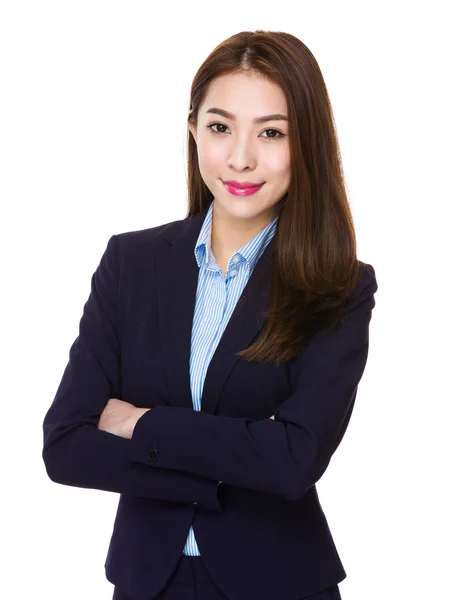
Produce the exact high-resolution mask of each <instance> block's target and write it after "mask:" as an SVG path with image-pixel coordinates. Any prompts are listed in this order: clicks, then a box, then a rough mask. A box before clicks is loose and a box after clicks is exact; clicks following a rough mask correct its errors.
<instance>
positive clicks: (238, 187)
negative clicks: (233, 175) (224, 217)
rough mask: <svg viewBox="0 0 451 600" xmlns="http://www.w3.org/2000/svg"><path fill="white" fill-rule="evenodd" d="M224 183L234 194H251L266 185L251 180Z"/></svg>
mask: <svg viewBox="0 0 451 600" xmlns="http://www.w3.org/2000/svg"><path fill="white" fill-rule="evenodd" d="M223 184H224V186H225V187H226V189H227V191H228V192H230V193H231V194H233V195H234V196H250V195H251V194H255V192H258V190H259V189H260V188H261V187H262V186H263V185H264V184H263V183H261V184H254V183H252V182H249V181H243V182H239V181H223Z"/></svg>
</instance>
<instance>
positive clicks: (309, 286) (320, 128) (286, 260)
mask: <svg viewBox="0 0 451 600" xmlns="http://www.w3.org/2000/svg"><path fill="white" fill-rule="evenodd" d="M231 73H247V74H249V75H252V74H254V73H257V74H259V75H260V76H263V77H266V78H267V79H268V80H269V81H271V82H273V83H276V84H278V85H279V86H280V87H281V88H282V90H283V91H284V92H285V96H286V100H287V104H288V118H289V130H288V132H289V136H288V138H289V144H290V155H291V179H290V184H289V188H288V192H287V194H286V197H284V199H283V200H282V202H281V209H280V211H279V218H278V222H277V228H276V232H275V235H274V238H273V240H272V244H273V246H272V248H271V255H270V256H271V265H272V288H271V309H270V310H269V311H267V312H265V313H264V316H265V317H266V318H267V321H266V323H265V326H264V327H263V329H262V330H261V332H260V335H259V337H258V338H257V340H256V341H255V342H254V343H253V344H252V345H251V346H250V347H249V348H247V349H244V350H242V351H240V352H239V353H238V356H240V357H242V358H244V359H245V360H247V361H257V362H268V363H272V364H275V365H276V366H279V364H280V362H281V361H283V360H291V359H293V358H295V357H296V356H297V355H298V354H299V352H300V351H301V350H302V348H303V347H304V345H305V344H306V343H307V342H308V341H309V339H311V337H312V336H313V335H314V334H315V333H316V332H317V331H319V330H320V329H323V328H327V329H333V328H334V327H336V326H337V325H339V323H340V321H341V317H342V311H343V308H344V303H345V301H346V299H347V298H349V297H350V296H351V294H352V292H353V291H354V288H355V286H356V284H357V280H358V277H359V270H360V264H359V263H360V261H358V260H357V257H356V237H355V230H354V224H353V219H352V215H351V210H350V207H349V203H348V198H347V193H346V189H345V181H344V175H343V170H342V164H341V156H340V149H339V143H338V137H337V133H336V127H335V122H334V117H333V112H332V107H331V104H330V100H329V96H328V92H327V88H326V84H325V82H324V79H323V76H322V73H321V71H320V68H319V65H318V63H317V61H316V59H315V58H314V56H313V54H312V53H311V52H310V50H309V49H308V48H307V46H305V44H303V43H302V42H301V41H300V40H299V39H298V38H296V37H295V36H293V35H291V34H289V33H284V32H273V31H263V30H256V31H255V32H252V31H244V32H241V33H237V34H236V35H233V36H231V37H230V38H228V39H226V40H225V41H223V42H222V43H221V44H219V45H218V46H217V47H216V48H215V49H214V50H213V51H212V52H211V53H210V55H209V56H208V57H207V58H206V60H205V61H204V62H203V64H202V65H201V66H200V68H199V70H198V71H197V73H196V75H195V77H194V80H193V83H192V86H191V93H190V111H189V116H188V123H191V124H193V125H196V123H197V116H198V111H199V107H200V106H201V104H202V102H203V101H204V99H205V97H206V94H207V91H208V86H209V84H210V83H211V82H212V81H213V80H214V79H215V78H216V77H219V76H221V75H226V74H231ZM187 144H188V171H187V179H188V212H187V217H191V216H194V215H195V214H197V213H199V212H201V211H203V210H205V209H207V208H208V207H209V206H210V204H211V202H212V201H213V195H212V193H211V191H210V190H209V189H208V187H207V186H206V185H205V183H204V181H203V179H202V177H201V174H200V170H199V164H198V158H197V148H196V142H195V140H194V138H193V136H192V135H191V133H190V131H189V129H188V137H187ZM363 264H364V263H363Z"/></svg>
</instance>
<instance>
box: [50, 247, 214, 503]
mask: <svg viewBox="0 0 451 600" xmlns="http://www.w3.org/2000/svg"><path fill="white" fill-rule="evenodd" d="M116 245H117V236H116V235H113V236H112V237H111V238H110V240H109V241H108V245H107V248H106V250H105V252H104V254H103V256H102V258H101V261H100V264H99V266H98V267H97V269H96V271H95V273H94V274H93V276H92V280H91V293H90V295H89V298H88V300H87V302H86V304H85V306H84V311H83V315H82V318H81V320H80V327H79V335H78V337H77V339H76V340H75V342H74V343H73V345H72V346H71V348H70V352H69V363H68V364H67V366H66V369H65V371H64V374H63V377H62V380H61V382H60V384H59V387H58V390H57V392H56V396H55V398H54V400H53V403H52V404H51V406H50V408H49V409H48V411H47V414H46V415H45V418H44V422H43V432H44V446H43V451H42V457H43V460H44V463H45V468H46V471H47V474H48V476H49V477H50V479H51V480H52V481H55V482H57V483H61V484H64V485H70V486H76V487H82V488H92V489H98V490H105V491H110V492H117V493H121V494H129V495H132V496H141V497H144V498H152V499H156V500H170V501H174V502H182V503H191V502H199V503H200V505H201V506H203V507H204V508H206V509H209V510H212V511H217V512H222V508H221V505H220V504H219V500H218V494H217V488H218V480H215V481H214V480H211V479H209V478H207V477H204V476H202V475H196V474H191V473H187V472H186V471H183V470H176V469H175V470H169V469H167V470H166V469H158V470H157V469H149V468H147V467H146V466H144V465H142V464H139V463H136V462H133V461H131V460H130V459H129V446H130V444H131V440H129V439H125V438H122V437H119V436H116V435H113V434H110V433H108V432H106V431H102V430H99V429H98V428H97V424H98V421H99V419H100V415H101V413H102V411H103V409H104V407H105V405H106V403H107V402H108V400H109V399H110V398H113V397H114V398H119V399H121V381H120V339H119V335H118V328H117V321H118V319H117V296H118V294H117V291H118V280H119V267H118V260H117V249H116Z"/></svg>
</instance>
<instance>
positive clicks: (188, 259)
mask: <svg viewBox="0 0 451 600" xmlns="http://www.w3.org/2000/svg"><path fill="white" fill-rule="evenodd" d="M206 214H207V211H206V210H204V211H202V212H201V213H198V214H197V215H195V216H194V217H191V218H189V219H184V220H183V221H181V222H179V223H177V225H175V226H174V227H173V228H172V230H171V232H170V233H168V234H167V235H166V236H165V241H164V242H163V244H162V245H160V246H159V248H158V250H157V257H156V272H155V277H156V287H157V294H158V314H159V321H160V335H161V346H162V355H163V364H164V368H165V370H166V378H167V383H168V388H169V391H170V403H171V404H174V405H176V406H185V407H187V408H191V409H192V408H193V400H192V396H191V385H190V354H191V329H192V323H193V316H194V308H195V299H196V291H197V280H198V275H199V268H198V266H197V263H196V259H195V256H194V245H195V243H196V241H197V238H198V236H199V232H200V229H201V227H202V224H203V221H204V219H205V216H206ZM271 246H272V241H271V242H270V243H269V244H268V246H267V247H266V249H265V251H264V253H263V254H262V256H261V257H260V259H259V261H258V262H257V264H256V266H255V268H254V271H253V272H252V275H251V277H250V279H249V281H248V283H247V285H246V287H245V288H244V290H243V293H242V295H241V297H240V299H239V301H238V303H237V305H236V307H235V310H234V311H233V313H232V316H231V317H230V320H229V322H228V324H227V327H226V329H225V331H224V333H223V335H222V337H221V339H220V341H219V344H218V346H217V348H216V351H215V353H214V355H213V357H212V359H211V361H210V364H209V367H208V370H207V373H206V378H205V383H204V388H203V393H202V403H201V409H202V410H203V411H205V412H209V413H211V414H215V412H216V409H217V406H218V402H219V399H220V396H221V392H222V389H223V387H224V385H225V382H226V381H227V378H228V377H229V375H230V372H231V370H232V369H233V368H234V366H235V365H236V363H237V362H238V360H242V359H239V357H237V356H236V353H237V352H238V351H239V350H243V349H244V348H247V347H248V346H249V345H250V344H251V343H252V341H253V340H254V339H255V338H256V337H257V335H258V334H259V332H260V330H261V328H262V327H263V325H264V324H265V322H266V318H265V317H263V316H262V315H261V313H262V312H263V311H266V310H269V307H270V278H271V265H270V262H269V260H268V254H269V250H270V248H271Z"/></svg>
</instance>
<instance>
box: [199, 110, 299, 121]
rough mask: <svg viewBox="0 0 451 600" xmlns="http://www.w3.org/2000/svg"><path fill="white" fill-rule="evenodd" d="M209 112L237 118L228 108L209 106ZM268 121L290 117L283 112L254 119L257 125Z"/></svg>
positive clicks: (228, 117)
mask: <svg viewBox="0 0 451 600" xmlns="http://www.w3.org/2000/svg"><path fill="white" fill-rule="evenodd" d="M207 113H214V114H217V115H221V116H222V117H225V118H226V119H230V120H231V121H235V120H236V117H235V115H233V114H232V113H229V112H227V111H226V110H223V109H222V108H209V109H208V110H207ZM266 121H288V117H287V116H285V115H281V114H274V115H266V116H265V117H257V118H256V119H254V121H253V122H254V123H255V124H257V125H260V124H261V123H266Z"/></svg>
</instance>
